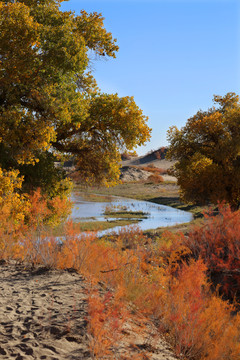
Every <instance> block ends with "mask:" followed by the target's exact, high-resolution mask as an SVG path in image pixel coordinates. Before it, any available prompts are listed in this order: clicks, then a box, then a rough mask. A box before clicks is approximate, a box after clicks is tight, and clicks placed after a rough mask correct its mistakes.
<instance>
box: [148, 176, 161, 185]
mask: <svg viewBox="0 0 240 360" xmlns="http://www.w3.org/2000/svg"><path fill="white" fill-rule="evenodd" d="M163 181H164V180H163V177H162V176H161V175H155V174H153V175H150V176H149V177H148V178H147V182H150V183H153V184H160V183H162V182H163Z"/></svg>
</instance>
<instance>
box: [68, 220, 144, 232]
mask: <svg viewBox="0 0 240 360" xmlns="http://www.w3.org/2000/svg"><path fill="white" fill-rule="evenodd" d="M138 222H139V220H131V219H124V220H122V219H120V220H118V219H117V220H109V221H85V222H79V223H74V224H73V228H74V230H75V231H77V232H82V231H100V230H107V229H111V228H114V227H115V226H127V225H132V224H136V223H138Z"/></svg>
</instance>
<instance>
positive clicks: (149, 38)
mask: <svg viewBox="0 0 240 360" xmlns="http://www.w3.org/2000/svg"><path fill="white" fill-rule="evenodd" d="M69 9H71V10H73V11H75V12H76V14H79V12H80V10H81V9H84V10H86V11H87V12H93V11H96V12H101V13H102V15H103V16H104V18H105V21H104V24H105V27H106V29H107V30H108V31H110V32H112V34H113V37H114V38H117V43H118V45H119V47H120V50H119V52H118V53H117V59H109V60H107V61H103V60H102V61H98V62H95V63H94V76H95V78H96V80H97V82H98V85H99V86H100V88H101V89H102V91H103V92H108V93H118V94H119V96H126V95H129V96H134V98H135V101H136V103H137V105H138V106H139V107H140V108H141V109H142V110H143V112H144V114H145V115H147V116H148V117H149V126H150V127H151V128H152V139H151V141H150V142H149V143H148V144H147V145H146V146H145V147H141V148H138V149H137V152H138V154H140V155H142V154H144V153H146V152H147V151H149V150H151V149H156V148H158V147H160V146H165V145H167V140H166V132H167V130H168V128H169V127H170V126H172V125H176V126H177V127H182V126H184V124H185V123H186V121H187V119H188V118H189V117H190V116H192V115H194V114H195V113H196V112H197V111H198V110H199V109H203V110H204V109H207V108H209V107H211V106H212V98H213V94H217V95H224V94H226V93H227V92H229V91H233V92H236V93H238V94H239V93H240V91H239V86H240V4H239V1H237V0H236V1H234V0H226V1H224V0H188V1H187V0H185V1H182V0H81V1H79V0H69V1H68V2H64V3H63V4H62V10H69Z"/></svg>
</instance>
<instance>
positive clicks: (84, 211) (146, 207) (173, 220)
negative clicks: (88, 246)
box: [72, 192, 192, 233]
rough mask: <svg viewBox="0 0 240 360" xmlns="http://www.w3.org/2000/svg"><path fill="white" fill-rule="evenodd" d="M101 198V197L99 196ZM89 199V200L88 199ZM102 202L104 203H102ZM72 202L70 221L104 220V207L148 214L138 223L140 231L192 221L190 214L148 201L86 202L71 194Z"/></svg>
mask: <svg viewBox="0 0 240 360" xmlns="http://www.w3.org/2000/svg"><path fill="white" fill-rule="evenodd" d="M99 196H101V195H99ZM90 199H91V198H90ZM103 200H104V201H103ZM72 201H73V203H74V206H73V210H72V219H73V220H79V219H81V220H82V221H87V220H91V218H92V221H93V218H94V219H95V220H97V221H100V220H101V221H103V220H106V219H105V218H104V215H103V214H104V211H105V208H106V206H108V207H109V206H126V207H127V209H128V211H143V212H144V213H149V217H148V218H147V219H143V220H142V221H140V222H139V223H138V227H139V228H140V229H141V230H148V229H156V228H158V227H162V226H173V225H177V224H182V223H186V222H190V221H191V220H192V214H191V213H189V212H186V211H183V210H178V209H174V208H172V207H170V206H165V205H159V204H154V203H151V202H148V201H139V200H133V199H126V198H121V197H117V196H112V197H109V196H107V197H104V198H103V197H102V196H101V201H100V202H96V201H94V202H93V201H88V200H87V195H86V194H84V196H83V195H82V194H81V193H77V192H75V193H73V195H72ZM119 228H120V227H115V228H112V229H109V230H107V231H106V230H105V232H104V233H106V232H111V231H113V230H114V231H117V230H118V229H119Z"/></svg>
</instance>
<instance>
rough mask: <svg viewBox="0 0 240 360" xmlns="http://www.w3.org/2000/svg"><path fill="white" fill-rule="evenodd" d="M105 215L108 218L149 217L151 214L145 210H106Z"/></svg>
mask: <svg viewBox="0 0 240 360" xmlns="http://www.w3.org/2000/svg"><path fill="white" fill-rule="evenodd" d="M104 216H105V217H107V218H116V217H117V218H122V219H147V218H148V216H149V214H148V213H145V212H143V211H105V212H104Z"/></svg>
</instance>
